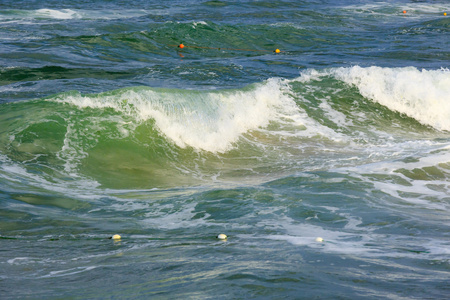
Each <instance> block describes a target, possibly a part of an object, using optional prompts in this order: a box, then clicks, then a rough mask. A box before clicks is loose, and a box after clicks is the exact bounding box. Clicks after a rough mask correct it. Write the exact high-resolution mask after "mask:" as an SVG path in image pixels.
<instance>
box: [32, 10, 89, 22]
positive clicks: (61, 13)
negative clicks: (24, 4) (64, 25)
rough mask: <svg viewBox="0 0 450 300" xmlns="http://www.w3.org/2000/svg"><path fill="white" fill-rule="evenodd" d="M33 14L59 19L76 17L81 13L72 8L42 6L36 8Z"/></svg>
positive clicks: (39, 16)
mask: <svg viewBox="0 0 450 300" xmlns="http://www.w3.org/2000/svg"><path fill="white" fill-rule="evenodd" d="M35 16H36V17H38V18H42V17H44V18H51V19H59V20H68V19H76V18H80V17H81V15H80V14H79V13H77V12H76V11H74V10H72V9H61V10H56V9H48V8H42V9H38V10H36V13H35Z"/></svg>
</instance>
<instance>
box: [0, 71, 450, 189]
mask: <svg viewBox="0 0 450 300" xmlns="http://www.w3.org/2000/svg"><path fill="white" fill-rule="evenodd" d="M408 76H409V77H408ZM446 76H448V72H447V71H445V70H441V71H439V70H437V71H419V70H416V69H411V68H409V69H402V68H398V69H389V70H386V69H382V68H359V67H354V68H347V69H345V68H338V69H330V70H323V71H315V70H309V71H308V72H304V73H302V76H301V77H299V78H297V79H295V80H283V79H279V78H278V79H276V78H273V79H270V80H267V81H265V82H261V83H258V84H253V85H250V86H247V87H245V88H242V89H234V90H215V91H193V90H182V89H157V88H149V87H133V88H124V89H118V90H112V91H109V92H105V93H99V94H80V93H79V92H67V93H61V94H57V95H54V96H51V97H48V98H45V99H37V100H33V101H22V102H12V103H8V104H2V113H1V115H0V125H1V126H0V128H1V129H0V141H1V143H0V154H3V155H5V156H6V157H7V158H8V159H10V160H11V161H12V162H16V163H19V164H20V165H22V166H25V167H26V168H28V170H29V171H30V172H34V173H40V174H43V176H46V177H47V176H48V177H49V178H52V177H53V178H80V179H81V178H85V177H89V178H92V179H93V180H94V181H97V182H99V183H100V184H102V185H104V186H105V187H123V188H130V187H142V188H144V187H145V188H152V187H164V186H173V185H176V186H178V185H192V184H196V183H200V182H214V181H217V180H218V179H220V180H229V179H231V180H241V181H245V180H250V181H252V180H261V179H262V180H265V179H264V178H267V177H272V176H275V177H277V176H284V175H289V174H293V173H295V172H297V171H305V170H306V171H308V170H310V171H313V170H321V169H328V168H333V167H334V168H340V167H345V166H353V165H354V164H355V163H356V162H357V163H358V164H365V163H372V162H376V161H379V160H384V159H386V158H389V159H391V158H395V157H397V158H398V157H400V158H401V157H404V156H405V155H408V153H411V152H415V151H418V149H428V148H427V147H430V146H432V145H433V144H436V145H442V143H444V144H445V143H446V141H448V132H447V130H446V127H445V126H447V125H446V124H447V123H445V122H446V121H448V119H447V117H446V116H447V114H448V113H449V109H448V107H446V106H445V105H437V106H436V105H435V106H433V103H435V102H436V95H440V94H442V95H444V97H447V96H446V95H445V89H446V88H447V86H446V85H445V82H446V81H445V80H447V77H446ZM405 77H406V79H405ZM416 77H417V80H419V81H420V82H421V83H422V86H423V87H424V88H425V89H426V91H423V92H421V93H417V92H414V91H413V92H408V87H411V88H413V87H415V86H416V85H417V83H415V82H414V78H416ZM380 78H381V79H380ZM366 79H367V80H366ZM368 83H370V84H368ZM425 83H427V84H425ZM433 89H434V92H433ZM398 90H400V91H402V92H404V93H403V94H402V93H399V92H398ZM380 91H381V92H380ZM405 97H406V100H405ZM385 99H388V100H387V101H385ZM405 145H406V147H405ZM355 159H357V161H356V160H355ZM236 178H237V179H236Z"/></svg>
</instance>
